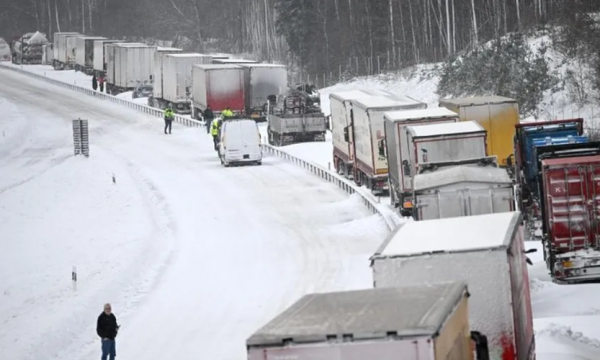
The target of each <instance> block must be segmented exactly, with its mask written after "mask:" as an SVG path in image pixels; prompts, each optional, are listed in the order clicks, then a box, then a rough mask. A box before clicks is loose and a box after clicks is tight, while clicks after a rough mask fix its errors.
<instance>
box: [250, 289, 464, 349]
mask: <svg viewBox="0 0 600 360" xmlns="http://www.w3.org/2000/svg"><path fill="white" fill-rule="evenodd" d="M466 292H467V284H466V283H464V282H447V283H439V284H435V285H422V286H411V287H398V288H394V287H387V288H377V289H367V290H354V291H342V292H332V293H323V294H309V295H305V296H304V297H302V298H301V299H300V300H298V301H296V303H294V304H293V305H292V306H290V307H289V308H288V309H287V310H285V311H284V312H283V313H281V314H280V315H278V316H277V317H276V318H274V319H273V320H271V321H270V322H269V323H268V324H267V325H265V326H264V327H262V328H261V329H259V330H258V331H257V332H256V333H254V334H253V335H252V336H250V338H248V340H247V341H246V345H248V346H252V345H256V346H260V345H282V343H283V340H284V339H291V340H292V341H293V342H296V343H302V342H315V341H323V342H325V341H328V336H331V335H335V336H337V335H346V334H352V335H353V337H354V339H359V338H364V339H372V338H385V337H387V333H389V332H397V333H398V335H399V336H435V335H437V333H438V332H439V331H440V330H441V328H442V327H443V325H444V324H445V322H446V320H447V319H448V318H449V317H450V316H451V315H452V312H453V309H454V308H455V307H456V306H457V304H458V303H460V301H461V300H462V298H463V297H464V296H466Z"/></svg>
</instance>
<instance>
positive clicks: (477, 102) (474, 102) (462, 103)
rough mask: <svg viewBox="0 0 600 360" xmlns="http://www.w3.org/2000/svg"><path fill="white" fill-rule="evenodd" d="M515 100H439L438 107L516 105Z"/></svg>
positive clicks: (484, 97) (494, 98) (494, 96)
mask: <svg viewBox="0 0 600 360" xmlns="http://www.w3.org/2000/svg"><path fill="white" fill-rule="evenodd" d="M516 102H517V100H515V99H511V98H507V97H504V96H497V95H491V96H476V97H466V98H456V99H443V100H440V106H441V105H442V104H448V105H455V106H470V105H487V104H503V103H516Z"/></svg>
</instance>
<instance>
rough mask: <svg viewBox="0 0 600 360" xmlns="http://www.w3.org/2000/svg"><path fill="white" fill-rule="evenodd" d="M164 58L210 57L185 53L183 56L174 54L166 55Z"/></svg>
mask: <svg viewBox="0 0 600 360" xmlns="http://www.w3.org/2000/svg"><path fill="white" fill-rule="evenodd" d="M166 56H170V57H176V58H199V57H211V56H210V55H206V54H198V53H185V54H180V53H176V54H166Z"/></svg>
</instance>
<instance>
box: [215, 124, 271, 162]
mask: <svg viewBox="0 0 600 360" xmlns="http://www.w3.org/2000/svg"><path fill="white" fill-rule="evenodd" d="M219 157H220V158H221V164H223V165H224V166H229V165H241V164H257V165H261V164H262V149H261V147H260V132H259V131H258V125H256V121H254V120H246V119H244V120H225V121H223V124H222V125H221V138H220V142H219Z"/></svg>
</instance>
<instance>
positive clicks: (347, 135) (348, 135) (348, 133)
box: [344, 126, 350, 142]
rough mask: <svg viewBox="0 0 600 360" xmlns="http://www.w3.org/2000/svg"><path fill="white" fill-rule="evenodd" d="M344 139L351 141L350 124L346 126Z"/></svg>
mask: <svg viewBox="0 0 600 360" xmlns="http://www.w3.org/2000/svg"><path fill="white" fill-rule="evenodd" d="M344 141H345V142H350V132H349V131H348V126H346V127H345V128H344Z"/></svg>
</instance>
